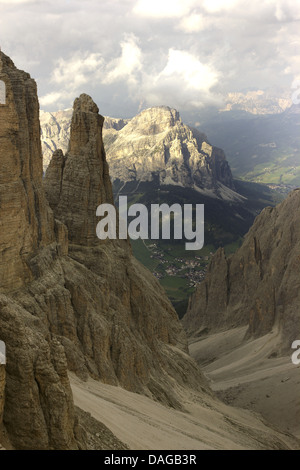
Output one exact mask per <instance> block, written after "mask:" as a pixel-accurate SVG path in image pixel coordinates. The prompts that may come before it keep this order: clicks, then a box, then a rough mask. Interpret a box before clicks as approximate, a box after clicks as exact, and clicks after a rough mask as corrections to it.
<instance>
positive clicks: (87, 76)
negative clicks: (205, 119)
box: [0, 0, 300, 116]
mask: <svg viewBox="0 0 300 470" xmlns="http://www.w3.org/2000/svg"><path fill="white" fill-rule="evenodd" d="M0 10H1V13H0V31H1V47H2V50H3V51H4V52H5V53H7V54H9V55H10V56H11V57H12V58H13V60H14V61H15V63H16V65H17V66H18V67H19V68H23V69H25V70H27V71H29V72H30V73H31V75H32V76H33V77H34V78H35V79H36V80H37V82H38V88H39V95H40V99H41V107H43V108H44V109H46V110H56V109H58V108H66V107H69V106H70V105H71V104H72V101H73V99H74V97H76V96H77V95H78V94H79V93H80V92H83V91H84V92H87V93H90V94H91V95H92V96H93V98H94V99H95V101H96V102H97V103H98V105H99V107H100V110H101V112H102V113H103V114H111V115H112V114H118V115H120V116H122V115H123V116H129V115H131V114H134V113H136V112H137V111H138V109H140V107H143V106H151V105H155V104H167V105H169V106H174V107H177V108H179V109H184V110H185V111H188V110H189V109H191V110H195V109H197V108H200V107H201V106H203V105H204V104H210V103H219V102H221V101H222V97H224V96H225V95H226V93H228V92H235V91H241V90H248V89H267V88H278V87H285V88H289V87H291V85H292V83H293V81H294V80H297V79H299V78H300V59H299V56H298V51H299V35H298V30H299V19H300V2H299V1H291V0H260V1H259V0H252V1H251V2H249V1H245V0H226V1H225V0H224V1H222V0H151V2H149V0H122V1H120V0H103V1H101V2H99V1H98V0H86V1H84V2H82V1H77V0H69V1H67V0H66V1H61V2H57V1H54V0H48V1H38V0H37V1H29V0H27V1H26V0H14V1H12V0H9V1H8V0H5V1H3V0H0Z"/></svg>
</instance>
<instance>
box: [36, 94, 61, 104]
mask: <svg viewBox="0 0 300 470" xmlns="http://www.w3.org/2000/svg"><path fill="white" fill-rule="evenodd" d="M61 98H62V93H61V92H59V91H58V92H55V91H53V92H52V93H48V94H47V95H44V96H42V97H41V98H40V105H41V106H52V105H54V104H57V103H58V102H59V101H60V100H61Z"/></svg>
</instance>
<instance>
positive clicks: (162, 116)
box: [41, 106, 237, 198]
mask: <svg viewBox="0 0 300 470" xmlns="http://www.w3.org/2000/svg"><path fill="white" fill-rule="evenodd" d="M68 122H69V123H70V113H69V111H68V110H66V111H59V112H57V113H52V114H51V115H50V114H49V113H43V112H42V113H41V126H42V142H43V152H44V169H45V168H46V167H47V165H48V163H49V161H50V158H51V155H52V152H53V150H54V149H56V148H58V147H59V146H60V148H62V150H63V151H65V150H67V148H68V126H69V125H70V124H68ZM103 135H104V145H105V150H106V155H107V161H108V164H109V169H110V175H111V178H112V180H120V181H122V182H124V183H126V182H130V181H137V182H139V181H152V180H155V181H158V182H159V183H160V184H162V185H166V184H171V185H179V186H183V187H193V188H195V189H198V190H200V191H201V190H204V191H210V190H211V191H212V192H213V194H214V195H217V196H219V197H221V198H222V197H223V195H224V193H227V196H228V195H229V196H230V195H231V197H232V198H234V197H235V196H236V197H237V195H236V194H235V192H234V184H233V179H232V174H231V171H230V168H229V165H228V163H227V161H226V157H225V154H224V152H223V151H222V150H221V149H218V148H216V147H214V146H212V145H210V144H209V143H208V140H207V137H206V136H205V135H204V134H203V133H201V132H199V131H198V130H196V129H192V128H190V127H188V126H186V125H185V124H183V122H182V121H181V119H180V116H179V113H178V111H176V110H175V109H171V108H169V107H166V106H159V107H155V108H149V109H147V110H145V111H142V112H141V113H140V114H139V115H137V116H135V117H134V118H133V119H131V120H120V119H119V120H117V119H113V118H108V117H107V118H105V121H104V132H103ZM231 192H232V194H231Z"/></svg>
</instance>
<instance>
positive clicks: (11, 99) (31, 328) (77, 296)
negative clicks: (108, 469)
mask: <svg viewBox="0 0 300 470" xmlns="http://www.w3.org/2000/svg"><path fill="white" fill-rule="evenodd" d="M1 78H3V79H4V80H5V83H6V86H7V90H8V91H7V104H6V105H5V106H4V107H2V108H0V116H1V123H0V124H1V159H2V163H3V168H2V170H3V171H2V174H1V181H0V183H1V184H0V194H1V222H3V223H4V222H5V224H4V225H3V230H2V232H1V235H0V247H1V259H3V260H4V262H3V264H1V265H0V276H1V277H0V279H1V284H0V289H1V291H2V293H1V296H0V338H1V340H3V341H5V343H6V347H7V366H6V391H5V405H4V414H3V422H4V425H5V427H6V429H7V431H8V434H9V436H10V439H11V443H12V445H13V446H14V447H15V448H18V449H76V448H88V442H86V440H85V439H86V436H87V435H86V433H84V432H81V431H80V429H81V428H80V424H78V421H77V419H76V416H75V412H74V406H73V399H72V393H71V389H70V385H69V380H68V375H67V368H69V369H71V370H73V371H75V372H76V373H77V374H78V375H79V376H81V377H83V378H84V377H87V376H88V374H90V375H91V376H93V377H95V378H98V379H101V380H103V381H104V382H107V383H110V384H115V385H121V386H123V387H125V388H127V389H129V390H133V391H138V392H141V393H145V394H146V395H148V396H150V397H153V398H154V399H157V400H160V401H162V402H164V403H165V404H168V405H171V406H174V407H178V408H180V407H181V404H180V400H179V395H178V390H179V389H180V388H182V387H183V388H184V387H187V386H193V387H194V388H195V390H198V391H199V390H202V389H203V390H205V391H207V393H209V392H208V389H207V385H206V381H205V380H204V379H203V377H202V375H201V373H200V372H199V370H198V368H197V366H196V365H195V363H194V361H193V360H192V359H191V358H190V357H189V356H188V354H187V341H186V336H185V334H184V332H183V329H182V327H181V324H180V323H179V321H178V319H177V316H176V313H175V311H174V310H173V308H172V306H171V304H170V302H169V301H168V299H167V298H166V296H165V293H164V291H163V290H162V288H160V286H159V284H158V282H157V281H156V280H155V279H154V278H153V277H152V275H151V274H150V273H149V272H148V271H147V270H145V268H143V267H142V266H141V265H140V264H139V263H138V262H137V261H136V260H135V259H134V258H133V257H132V255H131V250H130V246H129V244H128V243H127V242H126V241H118V240H117V241H115V242H110V241H108V242H107V243H102V244H101V243H100V241H99V240H98V239H97V238H96V231H95V229H96V223H97V222H98V221H97V220H96V217H95V213H96V207H97V206H98V205H99V204H100V203H101V202H112V192H111V183H110V179H109V175H108V167H107V163H106V160H105V153H104V150H103V144H102V134H101V130H102V124H103V118H102V117H101V116H100V115H99V114H98V108H97V106H96V105H95V103H93V101H92V99H91V98H90V97H88V96H87V95H82V96H81V97H80V98H79V99H77V100H75V103H74V113H73V118H72V131H71V139H70V147H69V152H68V153H67V155H66V156H64V155H63V154H62V153H60V152H59V151H58V152H57V153H56V155H55V158H54V159H53V164H52V166H51V168H49V173H48V174H47V178H46V188H47V182H48V183H49V185H48V188H47V193H48V196H49V200H50V204H51V205H52V207H53V210H54V213H55V217H54V214H53V212H52V210H51V209H50V207H49V206H48V202H47V200H46V198H45V194H44V189H43V185H42V161H41V151H40V150H41V149H40V140H39V122H38V101H37V95H36V86H35V83H34V81H33V80H32V79H31V78H30V77H29V75H28V74H25V73H24V72H20V71H18V70H17V69H16V68H15V67H14V65H13V63H12V62H11V61H10V59H9V58H8V57H6V56H5V55H4V54H3V53H1ZM57 182H59V184H58V183H57ZM49 188H50V189H49ZM10 224H12V227H11V226H10ZM69 242H71V244H70V246H69ZM174 384H176V387H178V389H177V390H176V387H175V386H174ZM1 403H2V401H1ZM1 406H2V405H1ZM114 445H115V444H114Z"/></svg>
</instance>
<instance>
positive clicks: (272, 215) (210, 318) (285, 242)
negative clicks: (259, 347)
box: [183, 190, 300, 352]
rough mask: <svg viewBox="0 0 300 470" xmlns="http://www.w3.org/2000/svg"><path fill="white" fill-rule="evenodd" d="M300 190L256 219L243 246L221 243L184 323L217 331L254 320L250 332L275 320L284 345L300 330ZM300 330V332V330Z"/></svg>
mask: <svg viewBox="0 0 300 470" xmlns="http://www.w3.org/2000/svg"><path fill="white" fill-rule="evenodd" d="M299 215H300V190H295V191H293V192H291V193H290V194H289V196H288V197H287V198H286V199H285V200H284V201H283V202H282V203H281V204H279V205H278V206H276V207H275V208H271V207H268V208H266V209H264V210H263V211H262V212H261V214H260V215H259V216H258V217H257V218H256V219H255V222H254V224H253V226H252V227H251V229H250V231H249V232H248V234H247V235H246V236H245V240H244V243H243V245H242V246H241V248H240V249H238V250H237V252H236V253H235V254H234V255H232V256H230V257H228V258H227V257H226V256H225V254H224V251H223V250H222V249H219V250H218V252H217V253H216V254H215V256H214V257H213V258H212V261H211V263H210V266H209V268H208V273H207V276H206V278H205V280H204V281H203V282H202V283H201V284H200V285H199V287H198V288H197V289H196V292H195V293H194V294H193V295H192V297H191V299H190V302H189V307H188V310H187V313H186V315H185V317H184V318H183V324H184V326H185V327H186V329H187V330H189V331H194V332H195V331H196V330H201V329H204V328H205V329H206V330H210V331H216V330H218V329H228V328H231V327H234V326H238V325H242V324H245V325H246V324H249V328H248V334H247V336H254V337H256V336H261V335H264V334H265V333H267V332H269V331H270V330H271V329H272V328H273V327H274V325H277V326H279V330H280V333H281V341H280V350H281V351H283V352H284V351H285V352H286V351H288V350H290V347H291V343H292V341H293V340H294V339H295V338H298V336H299V334H300V321H299V320H300V319H299V312H300V276H299V274H300V272H299V260H300V218H299ZM297 335H298V336H297Z"/></svg>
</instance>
